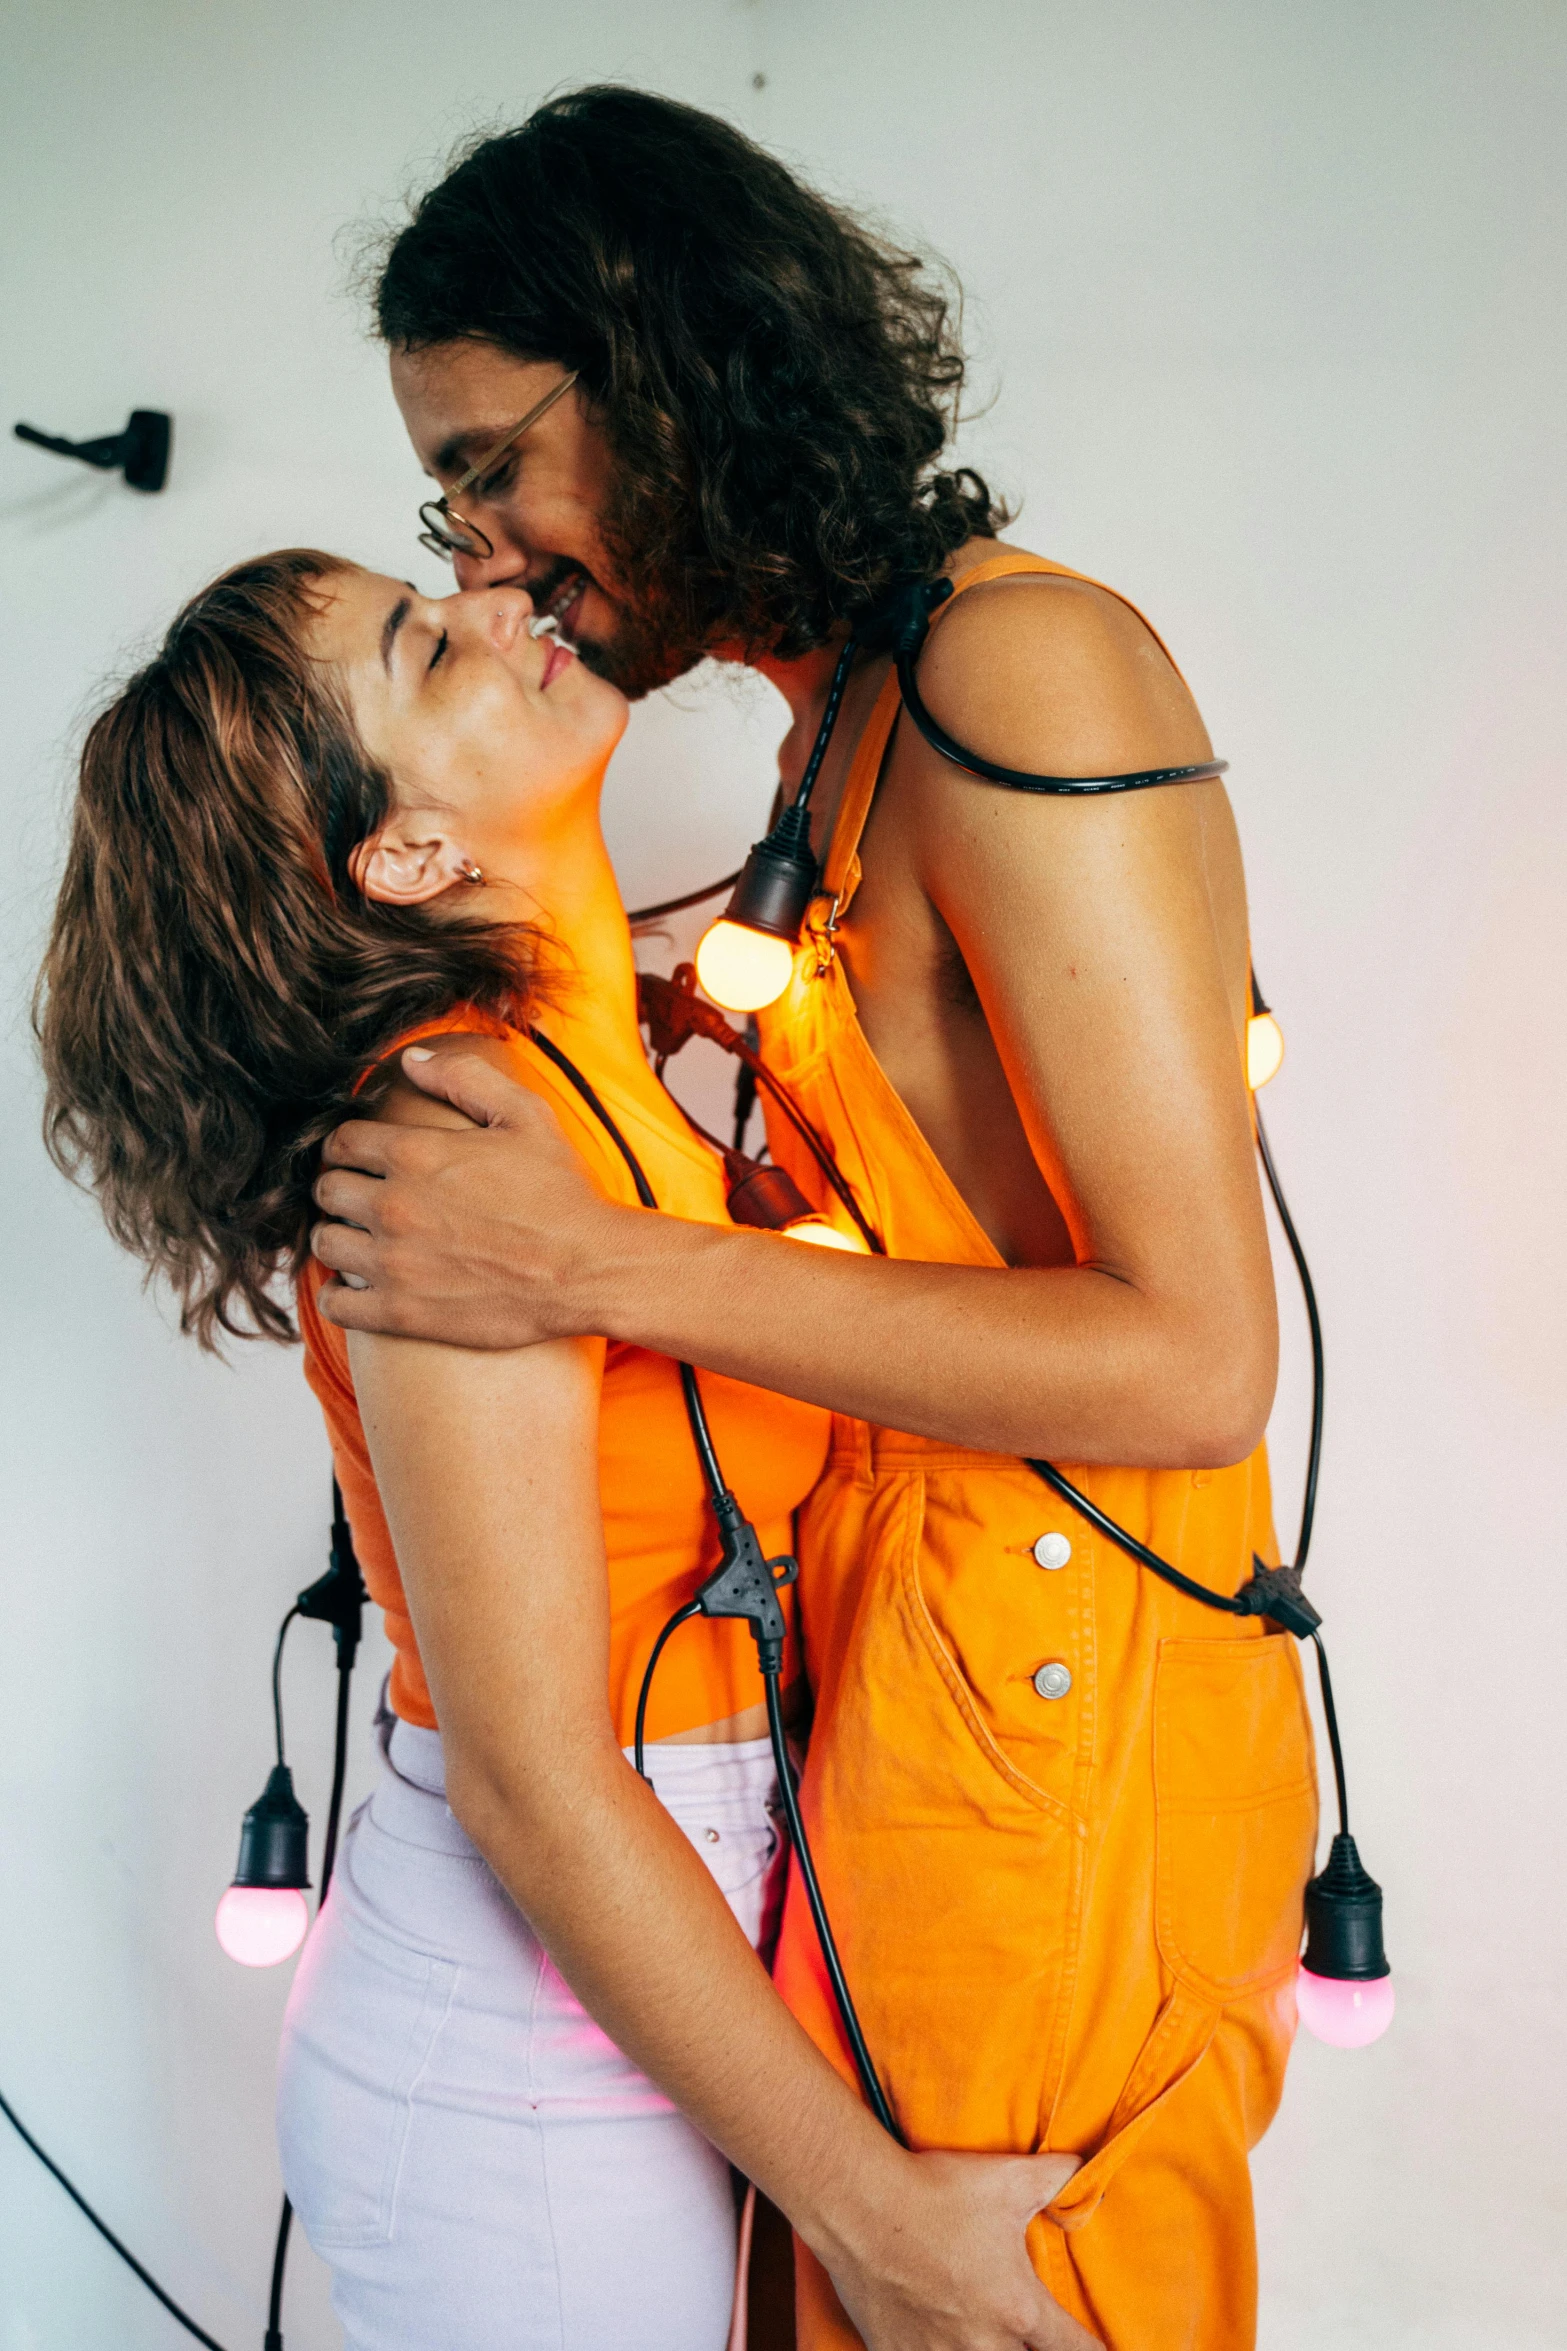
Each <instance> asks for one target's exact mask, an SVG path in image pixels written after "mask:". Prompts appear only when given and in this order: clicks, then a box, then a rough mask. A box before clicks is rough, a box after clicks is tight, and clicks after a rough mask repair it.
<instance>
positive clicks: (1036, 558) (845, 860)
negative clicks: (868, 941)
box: [821, 549, 1181, 929]
mask: <svg viewBox="0 0 1567 2351" xmlns="http://www.w3.org/2000/svg"><path fill="white" fill-rule="evenodd" d="M1029 574H1033V575H1035V576H1036V577H1047V578H1051V579H1059V580H1080V581H1081V582H1082V583H1083V585H1084V586H1085V587H1089V588H1102V589H1103V590H1104V593H1105V594H1106V595H1107V596H1113V597H1114V598H1115V600H1116V602H1117V603H1118V604H1124V605H1125V606H1126V608H1127V610H1128V612H1134V613H1137V618H1138V619H1139V620H1140V621H1141V622H1142V624H1143V626H1144V628H1145V629H1147V630H1148V634H1149V635H1150V636H1151V637H1152V638H1153V640H1154V643H1155V644H1156V645H1157V646H1158V648H1159V650H1160V652H1161V653H1162V654H1163V655H1164V657H1165V659H1166V660H1167V661H1168V662H1169V664H1170V667H1171V668H1172V669H1174V670H1175V674H1176V676H1177V677H1179V676H1180V674H1181V673H1180V670H1179V668H1178V667H1177V665H1176V662H1175V659H1174V656H1173V655H1172V654H1171V652H1170V648H1169V647H1168V645H1166V644H1165V642H1164V639H1163V638H1162V637H1161V636H1160V634H1159V632H1158V630H1157V629H1156V628H1154V627H1153V626H1152V624H1151V623H1150V622H1149V621H1148V619H1147V617H1146V616H1145V615H1144V614H1143V613H1141V612H1138V611H1137V606H1136V605H1135V604H1134V603H1133V602H1132V601H1131V599H1130V597H1128V596H1123V595H1122V594H1121V592H1120V590H1119V588H1110V587H1106V586H1105V583H1104V581H1103V580H1093V579H1090V578H1089V577H1088V574H1087V573H1086V572H1081V571H1073V570H1072V568H1071V567H1070V565H1068V564H1065V563H1052V562H1051V561H1050V560H1049V558H1048V557H1047V556H1044V555H1023V554H1019V553H1018V552H1016V551H1015V550H1013V549H1007V550H1005V551H1004V552H1003V553H1001V554H999V555H991V556H988V557H987V558H986V560H985V561H984V562H983V563H976V564H975V565H974V567H973V569H972V570H971V571H966V572H964V573H963V574H962V575H961V576H960V577H959V578H958V579H955V580H954V581H953V583H952V594H951V595H950V596H949V597H948V598H947V599H946V602H945V603H943V604H939V605H938V606H937V607H936V610H935V611H934V612H933V613H932V615H931V624H930V625H931V627H932V628H934V627H935V626H936V625H937V623H938V622H939V621H940V619H941V616H942V614H943V613H944V612H950V611H951V609H952V607H953V605H954V604H955V603H956V602H957V600H958V598H959V597H960V596H961V595H962V594H963V593H964V591H965V590H966V589H968V588H982V587H984V586H985V584H986V583H987V581H990V580H1003V579H1017V578H1022V577H1026V576H1027V575H1029ZM902 706H903V698H902V696H901V695H900V693H899V691H898V678H897V672H896V670H894V671H893V672H892V673H891V675H889V677H888V679H887V681H886V684H885V685H884V686H883V687H882V690H881V692H880V694H879V695H878V696H877V699H876V707H875V709H874V710H873V711H872V712H871V715H870V718H869V720H868V721H867V722H866V726H865V731H864V733H863V734H862V735H861V737H860V739H859V742H858V743H857V744H856V745H855V751H854V758H853V760H852V761H851V763H850V767H849V775H848V780H847V782H846V783H845V785H844V788H843V798H842V800H841V801H840V802H839V804H838V813H837V815H836V817H835V818H834V821H833V829H832V839H831V840H830V841H829V843H828V845H827V854H826V857H825V859H824V860H823V867H822V886H821V895H822V896H823V897H824V898H826V899H827V900H828V901H829V902H830V906H829V912H828V916H827V923H826V926H824V927H826V928H828V929H830V927H831V926H832V925H833V924H835V923H836V922H837V919H838V917H839V916H840V915H841V914H842V913H843V912H844V911H845V909H846V908H847V907H848V906H849V904H850V902H851V901H852V899H853V897H854V893H855V891H856V890H857V889H858V888H859V886H860V879H861V868H860V840H861V836H862V835H863V833H864V831H865V826H866V821H867V819H868V818H869V816H870V812H871V803H872V801H873V800H874V799H875V797H876V786H877V784H878V783H879V781H880V780H881V771H882V765H883V762H884V761H885V759H886V755H887V745H888V743H889V742H890V740H891V738H892V730H893V727H894V726H895V725H896V723H897V718H898V712H899V710H900V709H901V708H902Z"/></svg>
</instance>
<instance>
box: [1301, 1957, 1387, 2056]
mask: <svg viewBox="0 0 1567 2351" xmlns="http://www.w3.org/2000/svg"><path fill="white" fill-rule="evenodd" d="M1295 2004H1296V2006H1297V2008H1298V2009H1299V2011H1300V2021H1301V2023H1302V2024H1303V2025H1304V2026H1305V2028H1306V2030H1307V2032H1308V2033H1311V2034H1312V2035H1313V2036H1314V2037H1315V2038H1316V2039H1317V2040H1319V2041H1326V2043H1327V2045H1328V2047H1329V2048H1330V2049H1364V2048H1367V2047H1368V2046H1369V2045H1370V2043H1371V2042H1373V2041H1380V2040H1381V2038H1382V2035H1383V2034H1384V2033H1385V2032H1386V2031H1387V2028H1388V2026H1389V2025H1390V2024H1391V2023H1392V2021H1393V2007H1394V2001H1393V1979H1392V1977H1391V1976H1386V1975H1379V1976H1372V1977H1371V1978H1370V1979H1369V1980H1368V1981H1364V1982H1356V1981H1355V1980H1354V1979H1353V1978H1351V1977H1346V1976H1331V1975H1313V1974H1312V1972H1311V1970H1310V1968H1309V1967H1303V1968H1302V1969H1301V1971H1300V1974H1299V1976H1298V1978H1297V1979H1296V1984H1295Z"/></svg>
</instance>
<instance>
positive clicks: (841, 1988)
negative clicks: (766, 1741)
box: [763, 1669, 908, 2147]
mask: <svg viewBox="0 0 1567 2351" xmlns="http://www.w3.org/2000/svg"><path fill="white" fill-rule="evenodd" d="M763 1680H764V1682H765V1684H766V1688H767V1731H768V1736H769V1737H770V1739H771V1740H772V1744H773V1765H774V1768H775V1770H776V1771H777V1774H778V1793H779V1795H780V1796H781V1797H782V1798H783V1808H784V1817H785V1819H786V1820H787V1821H788V1824H789V1839H790V1842H791V1844H792V1845H793V1846H794V1857H795V1859H796V1861H797V1862H798V1863H799V1865H800V1875H801V1877H802V1879H803V1880H804V1882H805V1892H806V1898H807V1900H808V1901H809V1903H810V1905H811V1916H812V1918H813V1919H814V1920H815V1922H816V1940H817V1942H818V1943H819V1944H820V1945H821V1952H822V1957H823V1959H824V1960H825V1961H826V1963H827V1974H828V1977H829V1979H830V1981H831V1983H832V1996H833V2001H834V2003H835V2005H836V2007H837V2010H838V2015H839V2018H840V2020H841V2022H842V2024H843V2029H844V2032H845V2033H846V2035H847V2036H848V2042H849V2048H850V2051H851V2053H852V2055H853V2058H854V2070H855V2072H856V2073H857V2074H858V2075H859V2077H860V2087H861V2089H862V2090H863V2091H864V2093H865V2097H866V2101H867V2103H868V2104H869V2106H870V2109H871V2112H872V2113H873V2114H874V2115H875V2117H876V2120H877V2121H878V2122H879V2123H880V2124H881V2127H882V2129H883V2130H884V2131H885V2132H886V2133H887V2135H888V2137H889V2138H893V2139H896V2140H897V2142H898V2145H899V2146H900V2147H906V2146H907V2145H908V2141H907V2139H905V2137H904V2135H903V2133H902V2131H901V2130H900V2129H899V2128H898V2124H897V2120H896V2118H895V2117H894V2115H893V2111H892V2108H891V2107H890V2106H889V2105H888V2103H887V2093H886V2092H885V2090H884V2089H883V2088H882V2086H881V2077H880V2075H879V2074H878V2073H877V2071H876V2068H875V2066H874V2065H873V2064H872V2062H871V2053H870V2050H869V2049H868V2048H867V2046H866V2042H865V2035H864V2033H863V2032H862V2030H861V2029H860V2020H859V2016H858V2014H857V2012H856V2010H855V2006H854V2001H853V1999H852V1998H851V1996H850V1993H849V1983H848V1978H847V1977H846V1976H845V1974H844V1972H843V1961H842V1960H841V1959H840V1958H839V1956H838V1945H837V1942H836V1941H835V1939H834V1936H833V1931H832V1927H831V1925H830V1924H829V1923H828V1918H827V1905H826V1903H825V1902H824V1901H823V1899H822V1890H821V1887H820V1886H819V1885H818V1884H817V1882H816V1864H815V1862H814V1861H813V1860H812V1859H811V1847H810V1842H809V1840H808V1838H807V1837H806V1834H805V1823H804V1821H803V1820H802V1819H801V1818H800V1800H799V1797H798V1796H797V1794H796V1792H795V1785H794V1768H793V1766H792V1764H791V1763H790V1760H789V1744H788V1741H787V1739H786V1738H785V1736H784V1720H783V1699H782V1697H781V1696H780V1694H779V1689H778V1674H777V1671H776V1669H775V1670H774V1671H773V1672H772V1673H769V1674H764V1676H763Z"/></svg>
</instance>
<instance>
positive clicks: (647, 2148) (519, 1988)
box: [278, 1722, 784, 2351]
mask: <svg viewBox="0 0 1567 2351" xmlns="http://www.w3.org/2000/svg"><path fill="white" fill-rule="evenodd" d="M386 1755H387V1769H386V1771H385V1774H384V1776H383V1778H382V1780H381V1782H380V1784H379V1786H378V1787H377V1789H376V1792H375V1794H374V1795H373V1796H372V1797H371V1798H370V1800H369V1802H368V1803H367V1804H365V1805H362V1806H361V1807H360V1809H359V1811H358V1812H357V1813H356V1814H355V1815H354V1818H353V1820H352V1822H351V1824H350V1826H349V1829H348V1832H347V1834H346V1835H345V1837H344V1839H343V1844H342V1850H341V1853H340V1855H339V1858H338V1864H337V1873H336V1876H335V1877H334V1879H333V1883H332V1891H331V1895H330V1897H329V1899H328V1901H327V1903H326V1906H325V1908H324V1910H323V1911H322V1913H321V1916H320V1918H319V1919H318V1920H317V1922H316V1925H315V1927H314V1929H313V1930H312V1932H311V1935H310V1938H309V1940H308V1942H307V1943H306V1945H305V1948H304V1952H303V1954H302V1956H301V1959H300V1963H299V1971H298V1974H297V1976H296V1978H295V1982H294V1988H293V1992H292V1995H291V1997H290V2000H289V2005H288V2015H287V2018H286V2021H285V2024H284V2030H283V2047H282V2054H281V2058H280V2064H279V2079H278V2138H279V2144H280V2147H281V2151H282V2158H283V2178H284V2183H285V2185H286V2187H287V2189H288V2193H289V2195H290V2197H291V2198H292V2199H293V2204H294V2209H295V2211H296V2212H297V2214H298V2215H299V2219H300V2222H301V2224H302V2225H303V2228H304V2230H305V2234H306V2235H307V2236H308V2238H309V2239H310V2242H311V2244H312V2245H313V2246H314V2247H315V2249H316V2251H317V2252H318V2253H319V2254H321V2256H322V2257H323V2259H324V2260H325V2261H326V2262H327V2263H328V2265H329V2266H330V2268H331V2271H332V2299H333V2304H334V2307H335V2308H336V2311H337V2314H338V2316H339V2318H340V2319H341V2320H342V2323H343V2328H344V2333H345V2336H346V2341H347V2346H348V2351H724V2346H725V2344H726V2343H727V2342H728V2340H729V2334H730V2319H731V2310H732V2306H733V2301H734V2285H735V2256H736V2218H735V2203H734V2195H733V2189H732V2182H731V2174H730V2170H729V2166H728V2164H727V2163H726V2162H725V2160H724V2158H723V2157H722V2156H721V2155H720V2154H719V2153H718V2152H717V2151H716V2149H714V2148H713V2147H712V2146H711V2145H710V2144H709V2143H708V2141H707V2140H706V2139H704V2138H703V2137H702V2135H701V2133H700V2132H699V2131H697V2130H696V2129H695V2128H694V2127H693V2126H692V2125H691V2124H690V2123H689V2122H687V2121H686V2119H685V2117H684V2116H683V2115H682V2114H681V2113H680V2112H679V2111H678V2110H677V2109H676V2108H675V2107H674V2106H672V2105H671V2104H670V2102H669V2100H668V2099H667V2098H666V2097H664V2096H663V2094H662V2093H661V2092H660V2091H659V2090H657V2089H655V2088H654V2086H653V2084H652V2083H651V2082H650V2081H649V2080H648V2078H647V2076H646V2075H645V2074H643V2073H641V2072H639V2071H638V2069H637V2067H636V2066H635V2065H633V2064H632V2062H631V2060H630V2059H629V2058H628V2057H625V2056H623V2055H622V2054H621V2052H620V2050H619V2049H617V2048H616V2047H615V2045H614V2043H613V2042H612V2041H611V2040H609V2038H608V2037H607V2036H606V2035H605V2034H604V2033H602V2032H601V2031H600V2030H599V2028H598V2026H597V2025H596V2024H594V2022H593V2020H592V2019H591V2017H589V2016H588V2015H587V2013H586V2011H585V2010H584V2009H583V2008H582V2007H581V2006H580V2004H579V2003H578V2001H577V2000H576V1999H575V1998H574V1997H573V1995H572V1993H571V1992H570V1991H569V1990H568V1989H567V1987H566V1985H565V1983H564V1982H563V1981H562V1979H561V1977H560V1975H559V1974H558V1973H557V1971H556V1969H555V1968H554V1967H553V1966H552V1964H551V1962H550V1960H549V1959H548V1958H547V1957H546V1955H545V1953H544V1951H543V1949H542V1948H541V1946H540V1944H539V1942H538V1940H537V1939H536V1937H535V1936H534V1934H533V1933H532V1931H531V1929H530V1928H529V1926H528V1924H527V1921H526V1920H525V1919H524V1918H523V1917H522V1915H521V1914H520V1912H519V1911H518V1910H517V1908H516V1906H515V1905H514V1904H513V1903H512V1902H511V1900H510V1899H509V1897H508V1896H507V1895H506V1893H505V1892H504V1891H503V1890H502V1888H501V1886H500V1885H499V1883H498V1882H497V1880H496V1878H495V1877H494V1875H493V1874H492V1872H491V1871H490V1869H489V1867H488V1866H487V1864H486V1863H485V1862H484V1861H483V1860H482V1858H481V1857H480V1855H479V1854H478V1852H477V1851H476V1850H475V1848H474V1846H473V1845H472V1844H471V1843H470V1841H469V1839H468V1837H467V1836H466V1835H465V1833H464V1832H463V1830H462V1828H461V1827H460V1826H459V1825H458V1823H457V1821H456V1820H455V1819H454V1817H453V1816H452V1814H451V1812H450V1811H449V1810H448V1809H447V1805H446V1799H445V1777H444V1771H443V1766H442V1756H441V1743H440V1739H439V1737H438V1735H437V1734H436V1733H435V1732H434V1731H421V1730H416V1729H414V1728H412V1727H411V1726H410V1725H409V1724H407V1723H402V1722H399V1723H397V1724H396V1725H395V1726H394V1727H393V1728H392V1729H391V1732H390V1736H389V1738H388V1739H387V1741H386ZM649 1768H650V1771H651V1775H652V1778H653V1781H654V1785H655V1787H656V1789H657V1792H658V1795H659V1797H660V1799H661V1800H662V1802H663V1803H664V1805H665V1807H666V1809H667V1810H668V1811H669V1813H670V1814H671V1816H672V1817H673V1818H674V1819H675V1820H676V1821H677V1822H678V1823H679V1825H680V1827H681V1828H682V1829H684V1831H685V1833H686V1835H687V1836H688V1837H689V1838H690V1839H691V1842H692V1844H693V1845H694V1846H695V1848H696V1850H697V1852H698V1853H700V1855H701V1856H702V1859H703V1860H704V1861H705V1862H706V1863H707V1865H708V1867H709V1869H711V1871H712V1873H713V1876H714V1877H715V1879H716V1880H717V1882H718V1884H719V1886H720V1888H721V1889H722V1891H723V1892H724V1894H725V1896H726V1897H727V1899H728V1901H729V1904H730V1907H731V1909H732V1910H733V1911H734V1913H735V1916H736V1918H737V1919H738V1920H739V1922H740V1925H741V1926H742V1928H743V1929H744V1931H745V1933H746V1935H747V1936H748V1937H749V1939H750V1940H751V1942H752V1943H753V1944H754V1945H756V1946H758V1947H759V1948H765V1947H766V1946H767V1944H768V1942H769V1940H770V1937H771V1934H772V1933H773V1931H774V1930H775V1928H776V1912H777V1905H778V1902H779V1899H780V1896H781V1891H782V1874H783V1870H782V1865H783V1859H784V1840H783V1838H782V1836H781V1834H780V1831H779V1824H778V1823H777V1821H776V1819H775V1811H776V1805H777V1783H776V1780H775V1777H774V1773H773V1764H772V1756H771V1753H770V1751H769V1748H768V1744H767V1741H766V1740H765V1739H758V1740H754V1741H749V1742H747V1743H746V1744H744V1745H739V1746H714V1747H682V1746H659V1747H656V1748H654V1749H653V1750H652V1751H651V1752H650V1755H649Z"/></svg>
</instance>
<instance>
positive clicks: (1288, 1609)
mask: <svg viewBox="0 0 1567 2351" xmlns="http://www.w3.org/2000/svg"><path fill="white" fill-rule="evenodd" d="M1251 1570H1252V1571H1251V1574H1250V1575H1249V1576H1248V1578H1247V1580H1246V1582H1245V1583H1244V1584H1242V1586H1241V1588H1240V1590H1239V1591H1238V1592H1237V1593H1236V1595H1235V1612H1236V1614H1237V1615H1238V1616H1270V1617H1272V1619H1273V1621H1274V1623H1275V1624H1276V1625H1282V1626H1283V1628H1284V1630H1285V1632H1287V1633H1293V1634H1294V1636H1295V1638H1296V1640H1297V1641H1309V1640H1310V1638H1311V1636H1312V1634H1313V1633H1314V1632H1315V1631H1316V1629H1317V1627H1318V1625H1319V1624H1320V1623H1321V1622H1322V1618H1321V1617H1320V1615H1319V1614H1318V1612H1317V1611H1316V1609H1315V1608H1313V1607H1312V1605H1311V1602H1310V1601H1309V1600H1308V1599H1307V1598H1306V1595H1305V1593H1304V1592H1303V1591H1302V1590H1301V1588H1300V1569H1299V1568H1298V1567H1265V1566H1264V1565H1263V1563H1262V1561H1261V1560H1260V1559H1259V1558H1258V1557H1257V1554H1256V1553H1255V1551H1254V1552H1253V1553H1252V1556H1251Z"/></svg>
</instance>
